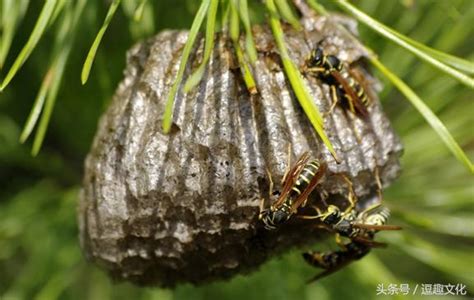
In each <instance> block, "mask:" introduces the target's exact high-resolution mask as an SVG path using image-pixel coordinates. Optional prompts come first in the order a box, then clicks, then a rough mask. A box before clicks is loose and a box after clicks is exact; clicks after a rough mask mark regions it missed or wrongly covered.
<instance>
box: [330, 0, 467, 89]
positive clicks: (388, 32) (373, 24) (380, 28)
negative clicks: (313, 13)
mask: <svg viewBox="0 0 474 300" xmlns="http://www.w3.org/2000/svg"><path fill="white" fill-rule="evenodd" d="M333 1H334V2H336V4H337V5H339V7H341V8H342V9H343V10H345V11H346V12H348V13H350V14H352V15H353V16H354V17H355V18H356V19H357V20H359V21H360V22H362V23H364V24H365V25H367V26H368V27H369V28H371V29H373V30H374V31H376V32H378V33H379V34H381V35H383V36H384V37H386V38H387V39H389V40H391V41H393V42H395V43H397V44H398V45H400V46H402V47H403V48H404V49H406V50H408V51H410V52H412V53H413V54H415V55H416V56H418V57H419V58H421V59H423V60H424V61H426V62H427V63H429V64H431V65H432V66H434V67H435V68H437V69H438V70H440V71H442V72H444V73H446V74H448V75H450V76H451V77H453V78H455V79H457V80H458V81H459V82H461V83H463V84H464V85H466V86H468V87H470V88H471V89H474V79H473V78H470V77H469V76H467V75H466V74H464V73H461V72H459V71H458V70H456V69H453V68H452V67H450V66H448V65H446V64H444V63H443V62H441V61H439V60H437V59H436V58H434V57H432V56H431V55H430V54H431V53H432V52H428V53H427V52H424V51H423V50H422V49H419V48H417V47H416V45H417V43H416V44H415V43H411V42H407V40H406V39H402V38H400V35H396V34H394V33H393V30H392V29H388V28H387V26H385V25H383V24H381V23H380V22H378V21H376V20H375V19H373V18H371V17H370V16H368V15H367V14H365V13H363V12H362V11H361V10H359V9H357V8H356V7H355V6H353V5H352V4H350V3H349V2H347V1H346V0H333ZM444 59H446V57H445V58H444ZM458 63H459V61H458ZM466 67H467V66H466Z"/></svg>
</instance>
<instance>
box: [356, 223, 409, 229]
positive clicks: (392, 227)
mask: <svg viewBox="0 0 474 300" xmlns="http://www.w3.org/2000/svg"><path fill="white" fill-rule="evenodd" d="M352 226H354V227H358V228H362V229H369V230H401V229H402V227H400V226H397V225H371V224H359V223H357V224H353V225H352Z"/></svg>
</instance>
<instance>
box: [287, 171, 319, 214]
mask: <svg viewBox="0 0 474 300" xmlns="http://www.w3.org/2000/svg"><path fill="white" fill-rule="evenodd" d="M326 169H327V165H326V164H325V163H323V164H321V165H320V167H319V171H318V173H317V174H315V175H314V176H313V178H311V181H310V182H309V184H308V186H307V187H306V188H305V189H304V191H303V192H302V193H301V194H300V195H299V196H298V197H297V198H296V199H295V201H294V202H293V204H292V205H291V210H292V211H296V210H297V209H298V207H300V206H301V204H303V203H304V202H305V200H306V199H307V198H308V197H309V194H311V192H312V191H313V190H314V189H315V188H316V186H317V185H318V183H319V180H320V179H321V177H323V175H324V173H326Z"/></svg>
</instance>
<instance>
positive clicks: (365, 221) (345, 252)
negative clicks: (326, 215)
mask: <svg viewBox="0 0 474 300" xmlns="http://www.w3.org/2000/svg"><path fill="white" fill-rule="evenodd" d="M333 215H334V214H333ZM389 217H390V211H389V209H388V208H386V207H382V206H380V204H376V205H374V206H372V207H369V208H368V209H366V210H364V211H363V212H361V213H359V214H358V215H357V216H356V217H355V218H354V219H352V220H351V221H350V222H349V223H350V224H349V225H343V226H342V227H337V226H335V227H336V228H337V229H335V230H340V232H339V233H341V232H345V233H344V236H347V237H349V238H350V239H351V241H350V242H349V243H347V244H340V243H339V242H338V244H339V245H341V248H342V250H338V251H332V252H326V253H321V252H305V253H303V258H304V259H305V260H306V262H308V263H309V264H310V265H312V266H314V267H318V268H322V269H324V271H323V272H321V273H320V274H317V275H316V276H315V277H313V278H312V279H311V280H310V281H309V282H312V281H316V280H318V279H321V278H323V277H326V276H328V275H330V274H332V273H334V272H336V271H338V270H340V269H341V268H343V267H345V266H347V265H348V264H350V263H351V262H353V261H355V260H358V259H361V258H362V257H364V256H365V255H367V254H368V253H369V252H370V250H371V248H373V247H382V246H386V244H384V243H379V242H375V241H373V239H374V236H375V233H376V232H377V231H380V230H399V229H401V227H400V226H395V225H386V223H387V221H388V218H389ZM342 219H344V220H348V219H349V218H342ZM341 228H344V229H343V230H341Z"/></svg>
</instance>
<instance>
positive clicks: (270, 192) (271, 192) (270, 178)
mask: <svg viewBox="0 0 474 300" xmlns="http://www.w3.org/2000/svg"><path fill="white" fill-rule="evenodd" d="M266 172H267V176H268V181H269V182H270V183H269V186H268V197H269V198H271V197H272V195H273V187H274V185H273V178H272V173H270V170H268V168H266Z"/></svg>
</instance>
